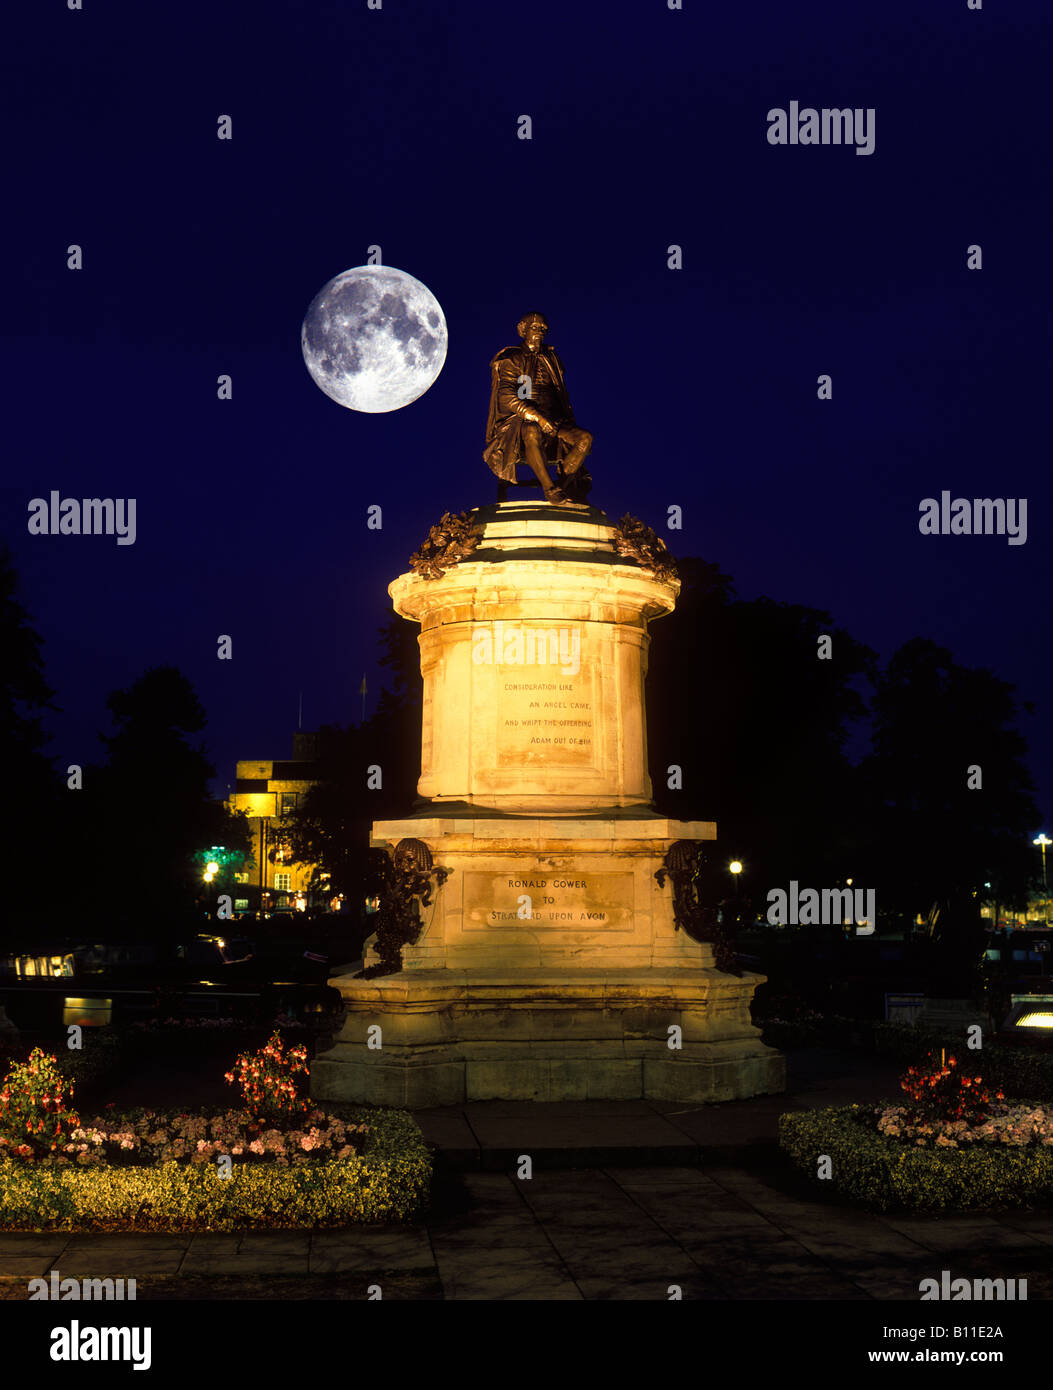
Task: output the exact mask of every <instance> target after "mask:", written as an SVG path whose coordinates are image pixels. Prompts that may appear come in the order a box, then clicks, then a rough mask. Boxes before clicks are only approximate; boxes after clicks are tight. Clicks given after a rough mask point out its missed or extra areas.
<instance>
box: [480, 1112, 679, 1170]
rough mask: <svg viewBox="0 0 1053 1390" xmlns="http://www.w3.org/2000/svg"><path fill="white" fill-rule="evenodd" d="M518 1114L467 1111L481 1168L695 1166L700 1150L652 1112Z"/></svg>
mask: <svg viewBox="0 0 1053 1390" xmlns="http://www.w3.org/2000/svg"><path fill="white" fill-rule="evenodd" d="M521 1105H522V1108H521V1109H520V1111H519V1112H517V1113H505V1114H501V1115H497V1114H478V1113H476V1112H475V1111H474V1110H473V1109H471V1107H468V1108H467V1113H466V1118H467V1120H468V1123H469V1124H470V1125H471V1128H472V1131H473V1133H474V1134H475V1136H476V1138H477V1140H478V1142H479V1147H480V1151H481V1156H480V1157H481V1164H482V1166H483V1167H484V1168H486V1169H488V1170H491V1171H495V1170H496V1171H503V1170H505V1169H508V1168H512V1167H515V1166H516V1164H517V1162H518V1159H519V1156H520V1155H521V1154H529V1155H530V1157H531V1158H532V1159H533V1160H534V1164H535V1167H538V1166H544V1167H546V1168H568V1167H579V1168H589V1167H603V1166H605V1165H606V1164H607V1163H611V1162H618V1161H619V1160H620V1161H622V1162H632V1163H641V1164H648V1165H651V1164H663V1163H674V1164H677V1165H683V1164H684V1163H691V1162H697V1160H698V1145H697V1144H696V1143H695V1142H694V1141H693V1140H692V1139H690V1138H689V1137H688V1136H687V1135H685V1134H684V1133H683V1131H681V1130H679V1129H677V1127H676V1126H675V1125H672V1124H670V1123H669V1121H668V1120H666V1119H665V1118H664V1117H663V1116H662V1115H659V1114H657V1113H656V1112H655V1111H653V1110H649V1109H645V1110H633V1111H627V1112H624V1113H617V1112H615V1113H612V1112H611V1111H610V1110H605V1111H604V1113H590V1112H578V1113H573V1112H564V1113H562V1114H551V1115H550V1114H548V1113H546V1112H547V1110H548V1107H547V1106H545V1107H544V1109H543V1113H540V1114H539V1113H538V1111H539V1109H541V1107H538V1106H536V1105H532V1104H531V1103H530V1102H522V1103H521Z"/></svg>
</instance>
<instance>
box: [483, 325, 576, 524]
mask: <svg viewBox="0 0 1053 1390" xmlns="http://www.w3.org/2000/svg"><path fill="white" fill-rule="evenodd" d="M516 327H517V329H518V332H519V336H520V338H521V339H522V344H521V346H519V347H506V348H502V349H501V351H500V352H499V353H498V354H497V356H496V357H495V358H494V360H493V361H492V362H491V363H490V416H489V418H488V420H487V422H486V448H485V450H484V451H483V458H484V459H485V460H486V462H487V463H488V464H489V466H490V468H491V469H492V470H493V472H494V473H496V474H497V476H498V477H499V478H500V479H501V480H502V484H505V485H507V484H508V483H514V482H515V481H516V465H517V464H519V463H528V464H529V465H530V467H531V468H532V469H533V471H534V473H535V474H536V475H537V479H538V481H539V482H540V484H541V487H542V489H543V491H544V494H545V501H546V502H578V501H583V500H584V498H585V495H586V494H587V492H588V490H589V486H590V484H591V482H592V479H591V478H590V477H589V472H588V469H587V468H585V467H584V464H585V459H586V456H587V455H588V452H589V450H590V449H591V448H592V435H591V434H589V432H588V431H587V430H582V429H579V428H578V426H577V425H576V424H575V422H574V412H573V410H571V407H570V397H569V396H568V395H567V383H566V378H565V376H564V373H563V363H562V362H561V361H560V359H559V355H558V354H557V352H556V350H555V348H553V347H549V346H546V344H545V334H546V333H547V332H548V322H547V321H546V319H545V316H544V314H527V315H526V316H525V317H524V318H521V319H520V320H519V323H518V324H517V325H516ZM549 463H554V464H555V465H556V467H557V470H558V475H557V476H558V481H557V483H555V484H554V483H553V482H552V479H551V478H550V477H549V473H548V467H547V464H549ZM503 491H504V489H503V488H502V489H500V490H499V496H503Z"/></svg>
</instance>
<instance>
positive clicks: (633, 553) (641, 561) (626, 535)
mask: <svg viewBox="0 0 1053 1390" xmlns="http://www.w3.org/2000/svg"><path fill="white" fill-rule="evenodd" d="M614 548H615V550H616V551H617V552H618V554H619V555H624V556H626V557H627V558H628V559H630V560H635V561H636V563H637V564H638V565H640V566H642V567H643V568H644V569H645V570H650V571H651V573H652V574H653V575H654V577H655V579H657V580H658V582H659V584H665V583H667V582H668V581H669V580H670V579H675V578H676V561H675V560H674V559H673V557H672V555H670V553H669V551H668V550H667V549H666V544H665V541H664V540H662V538H661V536H659V535H657V534H656V533H655V532H654V531H652V529H651V528H650V526H648V525H646V523H645V522H642V521H641V520H640V518H639V517H637V516H630V515H629V513H628V512H626V514H625V515H624V516H623V517H622V519H621V521H619V522H618V526H617V529H616V530H615V533H614Z"/></svg>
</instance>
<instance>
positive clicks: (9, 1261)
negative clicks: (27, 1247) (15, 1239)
mask: <svg viewBox="0 0 1053 1390" xmlns="http://www.w3.org/2000/svg"><path fill="white" fill-rule="evenodd" d="M60 1268H61V1267H60V1266H59V1265H58V1264H57V1263H56V1261H55V1260H54V1259H53V1258H52V1257H50V1256H48V1255H5V1256H4V1258H3V1272H4V1274H24V1275H25V1276H26V1278H27V1279H37V1278H40V1277H41V1276H43V1277H47V1276H48V1275H49V1274H50V1273H51V1271H52V1270H53V1269H60ZM61 1273H62V1275H63V1277H65V1273H66V1271H65V1270H61Z"/></svg>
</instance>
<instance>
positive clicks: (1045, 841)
mask: <svg viewBox="0 0 1053 1390" xmlns="http://www.w3.org/2000/svg"><path fill="white" fill-rule="evenodd" d="M1031 843H1032V844H1033V845H1038V847H1039V849H1040V850H1041V851H1042V891H1043V892H1044V893H1048V892H1049V885H1048V884H1047V883H1046V846H1047V845H1053V840H1051V839H1050V838H1049V836H1048V835H1047V834H1046V832H1045V831H1044V830H1043V831H1040V832H1039V834H1038V835H1037V836H1036V838H1035V839H1033V840H1032V841H1031Z"/></svg>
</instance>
